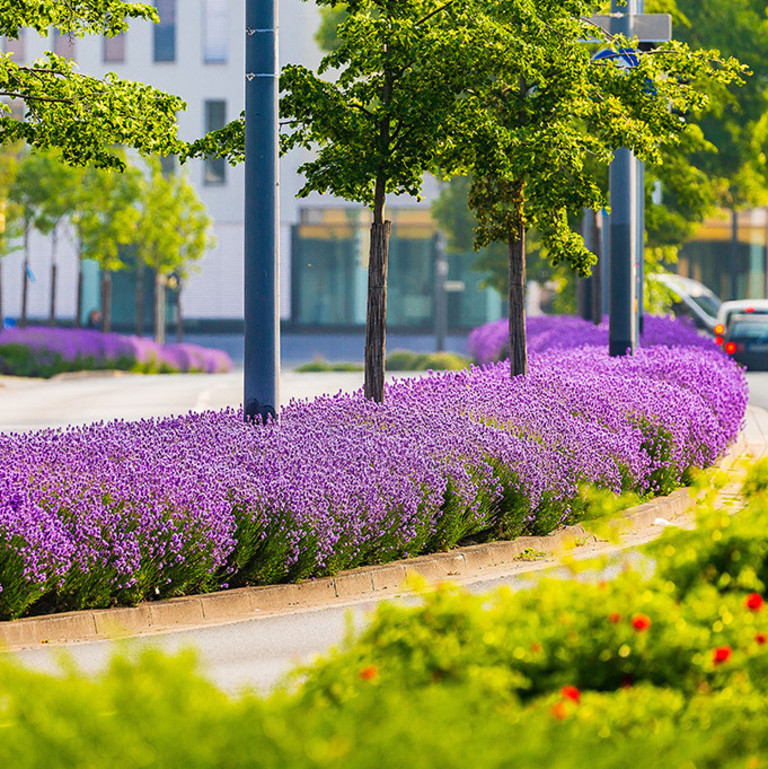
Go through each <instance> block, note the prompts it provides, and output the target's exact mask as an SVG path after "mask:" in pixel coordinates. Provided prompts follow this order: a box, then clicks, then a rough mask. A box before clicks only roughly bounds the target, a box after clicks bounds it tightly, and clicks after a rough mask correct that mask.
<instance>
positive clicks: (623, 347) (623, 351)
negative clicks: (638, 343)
mask: <svg viewBox="0 0 768 769" xmlns="http://www.w3.org/2000/svg"><path fill="white" fill-rule="evenodd" d="M608 354H609V355H610V356H611V357H612V358H615V357H617V356H619V355H627V354H629V355H634V354H635V348H634V345H633V344H632V340H631V339H612V340H611V341H610V342H609V344H608Z"/></svg>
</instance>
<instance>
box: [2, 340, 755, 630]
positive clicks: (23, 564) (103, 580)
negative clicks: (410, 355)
mask: <svg viewBox="0 0 768 769" xmlns="http://www.w3.org/2000/svg"><path fill="white" fill-rule="evenodd" d="M530 371H531V373H530V374H529V376H527V377H525V378H521V377H518V378H516V379H515V380H512V379H511V378H510V376H509V367H508V364H506V363H498V364H493V365H487V366H485V367H472V368H470V369H465V370H462V371H452V372H445V373H442V374H433V375H431V376H427V377H424V378H421V379H411V380H402V381H398V382H395V383H393V384H391V385H389V386H388V389H387V393H386V401H385V403H384V404H375V403H372V402H370V401H367V400H365V398H364V397H363V396H362V394H361V393H360V392H358V393H355V394H353V395H345V394H341V393H340V394H338V395H335V396H328V397H322V398H318V399H316V400H314V401H310V402H303V401H292V402H291V403H290V404H289V405H288V406H286V407H285V408H284V409H283V411H282V412H281V416H280V419H279V421H277V422H273V423H270V424H269V425H267V426H253V425H247V424H244V422H243V421H242V418H241V414H240V413H238V412H237V411H235V410H231V409H230V410H224V411H218V412H213V411H209V412H204V413H198V414H192V413H191V414H188V415H186V416H181V417H174V418H166V419H158V420H143V421H139V422H122V421H116V422H110V423H107V424H101V423H100V424H95V425H91V426H87V427H78V428H69V429H66V430H61V431H60V430H46V431H41V432H36V433H31V434H7V435H0V455H1V456H2V457H3V462H2V465H1V466H0V587H1V588H2V591H1V592H0V616H2V617H5V618H8V617H17V616H21V615H22V614H24V613H36V612H42V611H51V610H63V609H77V608H83V607H102V606H109V605H114V604H129V603H135V602H137V601H140V600H143V599H154V598H161V597H166V596H171V595H178V594H182V593H185V592H192V591H206V590H211V589H218V588H220V587H222V586H236V585H245V584H263V583H270V582H279V581H289V580H296V579H300V578H307V577H312V576H317V575H323V574H328V573H333V572H335V571H337V570H339V569H342V568H349V567H353V566H357V565H360V564H363V563H375V562H385V561H388V560H391V559H395V558H398V557H404V556H410V555H415V554H418V553H421V552H425V551H431V550H435V549H440V548H445V547H450V546H452V545H455V544H456V543H459V542H462V541H465V540H466V538H468V537H472V538H473V539H474V540H483V539H490V538H497V537H512V536H516V535H519V534H523V533H528V532H530V533H543V532H546V531H549V530H551V529H552V528H554V527H556V526H557V525H558V524H560V523H563V522H570V521H573V520H576V519H578V516H579V514H580V511H581V499H582V492H583V489H584V487H585V485H597V486H600V487H603V488H607V489H611V490H613V491H615V492H620V491H622V490H633V491H635V492H637V493H639V494H647V493H660V492H665V491H668V490H669V489H670V488H672V487H673V486H675V485H676V484H679V482H680V481H681V479H682V478H683V477H684V475H685V473H686V472H687V471H688V470H689V469H690V468H691V467H698V466H706V465H709V464H711V463H713V462H714V461H715V460H716V459H717V458H718V457H720V456H721V455H722V454H723V452H724V451H725V449H726V447H727V446H728V445H729V443H730V442H732V441H733V440H734V438H735V437H736V435H737V433H738V431H739V429H740V427H741V425H742V421H743V417H744V412H745V407H746V401H747V387H746V383H745V379H744V376H743V374H742V372H741V370H740V368H739V367H738V366H737V365H736V364H734V363H733V362H732V361H731V360H729V359H728V358H727V357H726V356H724V355H722V354H720V353H719V352H718V351H709V350H705V349H701V348H692V347H682V348H680V347H678V348H669V347H664V346H657V347H652V348H648V349H643V350H640V351H639V352H638V354H637V355H636V356H634V357H633V358H610V357H608V355H607V354H606V353H605V351H604V350H602V349H599V348H594V347H592V348H578V349H573V350H557V351H555V352H549V353H541V354H533V355H532V356H531V362H530Z"/></svg>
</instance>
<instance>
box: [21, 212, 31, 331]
mask: <svg viewBox="0 0 768 769" xmlns="http://www.w3.org/2000/svg"><path fill="white" fill-rule="evenodd" d="M22 270H23V272H22V275H21V318H20V319H19V325H20V326H21V327H22V328H24V326H26V325H27V298H28V296H29V227H25V228H24V265H23V267H22Z"/></svg>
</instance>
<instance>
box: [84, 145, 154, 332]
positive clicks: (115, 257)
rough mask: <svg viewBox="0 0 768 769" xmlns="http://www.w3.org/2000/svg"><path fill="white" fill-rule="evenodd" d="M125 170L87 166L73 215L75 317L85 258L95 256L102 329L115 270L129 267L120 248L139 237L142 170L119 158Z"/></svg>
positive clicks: (105, 325) (106, 328)
mask: <svg viewBox="0 0 768 769" xmlns="http://www.w3.org/2000/svg"><path fill="white" fill-rule="evenodd" d="M120 160H121V163H120V165H121V167H122V169H123V171H122V173H120V172H118V171H117V170H115V169H111V168H106V169H102V168H94V167H91V168H87V169H86V170H85V172H84V174H83V176H82V180H81V182H80V185H79V194H78V196H77V198H76V200H75V206H76V209H75V211H74V213H73V215H72V225H73V227H74V230H75V233H76V237H77V242H78V254H79V268H78V292H77V310H76V319H77V322H78V323H79V321H80V319H81V318H82V311H83V307H82V262H83V259H93V260H94V261H96V262H97V263H98V265H99V268H100V270H101V286H100V293H101V316H102V331H109V330H110V327H111V304H112V273H113V272H116V271H118V270H124V269H126V268H127V265H126V263H125V261H124V260H123V258H122V254H121V249H122V248H124V247H125V246H127V245H128V244H129V243H132V242H133V241H134V240H135V238H136V226H137V224H138V221H139V211H138V209H137V205H138V202H139V200H140V198H141V178H142V175H141V171H140V170H139V169H138V168H136V167H135V166H132V165H129V164H127V163H126V161H125V158H124V157H122V158H120Z"/></svg>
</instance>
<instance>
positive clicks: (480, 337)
mask: <svg viewBox="0 0 768 769" xmlns="http://www.w3.org/2000/svg"><path fill="white" fill-rule="evenodd" d="M526 335H527V341H528V352H529V353H537V352H544V351H547V350H554V349H572V348H574V347H581V346H583V345H596V346H601V347H607V346H608V318H607V316H606V318H605V319H604V320H603V322H602V323H600V324H599V325H597V326H595V325H594V324H593V323H590V322H589V321H586V320H582V319H581V318H576V317H574V316H572V315H539V316H536V317H533V318H528V320H527V323H526ZM640 345H641V346H643V347H653V346H656V345H667V346H675V345H681V346H685V347H703V348H704V349H707V350H715V349H718V348H717V347H716V345H715V344H714V342H713V341H712V340H711V339H710V338H708V337H704V336H701V335H700V334H699V333H698V332H697V331H696V329H695V328H694V327H693V325H692V324H690V323H687V322H685V321H683V320H677V319H675V318H660V317H657V316H654V315H646V316H645V322H644V329H643V334H642V336H641V337H640ZM469 352H470V355H471V356H472V357H473V358H474V359H475V361H476V362H477V363H480V364H482V363H492V362H494V361H499V360H504V359H506V358H508V357H509V325H508V321H507V319H506V318H502V319H501V320H496V321H493V322H491V323H486V324H485V325H483V326H479V327H478V328H476V329H474V330H473V331H472V332H471V333H470V335H469Z"/></svg>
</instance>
